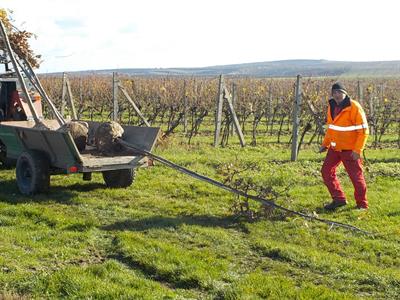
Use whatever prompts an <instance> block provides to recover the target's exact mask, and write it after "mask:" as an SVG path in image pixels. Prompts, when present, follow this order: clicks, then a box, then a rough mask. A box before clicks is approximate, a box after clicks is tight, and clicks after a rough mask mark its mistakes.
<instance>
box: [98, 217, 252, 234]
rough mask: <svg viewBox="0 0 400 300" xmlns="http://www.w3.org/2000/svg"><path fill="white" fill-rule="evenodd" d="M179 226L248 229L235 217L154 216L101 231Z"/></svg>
mask: <svg viewBox="0 0 400 300" xmlns="http://www.w3.org/2000/svg"><path fill="white" fill-rule="evenodd" d="M181 225H197V226H203V227H222V228H236V229H239V230H240V231H242V232H245V233H247V232H248V229H247V228H246V226H245V222H242V221H241V219H240V218H238V217H237V216H234V215H232V216H226V217H215V216H205V215H200V216H176V217H164V216H154V217H150V218H144V219H139V220H124V221H118V222H115V223H113V224H109V225H105V226H102V227H101V229H102V230H106V231H126V230H129V231H146V230H149V229H163V228H171V227H175V228H176V227H179V226H181Z"/></svg>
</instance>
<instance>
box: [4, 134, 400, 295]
mask: <svg viewBox="0 0 400 300" xmlns="http://www.w3.org/2000/svg"><path fill="white" fill-rule="evenodd" d="M192 142H193V143H192V145H191V146H188V145H187V144H186V139H185V138H182V137H179V136H178V137H172V138H170V139H169V140H168V142H167V143H163V144H162V145H161V146H159V147H158V148H157V149H156V150H155V152H156V153H157V154H159V155H161V156H163V157H165V158H167V159H170V160H172V161H174V162H176V163H178V164H180V165H183V166H185V167H187V168H189V169H192V170H194V171H197V172H200V173H202V174H204V175H207V176H210V177H212V178H215V179H217V180H222V179H223V176H222V175H221V174H222V173H221V169H223V167H224V166H226V165H227V164H230V163H233V164H234V165H238V166H240V167H245V166H247V165H250V164H252V163H253V164H256V165H257V168H255V169H254V170H249V171H246V172H244V173H243V174H242V175H241V176H243V178H251V179H252V180H253V181H255V182H256V183H257V184H258V185H262V186H273V187H274V188H275V189H277V190H283V189H285V188H286V187H289V192H288V195H287V196H284V197H281V198H279V199H278V200H277V203H279V204H281V205H284V206H286V207H289V208H291V209H295V210H298V211H302V212H305V213H309V214H312V213H315V214H318V215H319V217H322V218H327V219H331V220H335V221H339V222H344V223H349V224H352V225H355V226H357V227H360V228H362V229H364V230H367V231H369V232H372V233H373V235H369V236H368V235H363V234H360V233H356V232H351V231H348V230H344V229H340V228H336V227H334V228H330V227H329V226H327V225H325V224H322V223H317V222H312V221H308V220H304V219H301V218H298V217H293V216H282V215H278V216H274V215H273V216H271V217H264V218H260V219H256V220H250V219H247V218H244V217H240V216H239V215H236V214H235V213H234V212H233V211H232V207H233V204H234V203H235V202H236V201H237V199H236V198H235V197H234V196H233V195H230V194H228V193H227V192H226V191H223V190H220V189H217V188H216V187H213V186H210V185H207V184H206V183H203V182H200V181H196V180H195V179H192V178H190V177H187V176H186V175H183V174H179V173H177V172H176V171H174V170H172V169H169V168H167V167H164V166H162V165H160V164H158V163H156V165H155V166H154V167H151V168H142V169H140V170H138V172H137V179H136V181H135V183H134V184H133V185H132V186H131V187H130V188H128V189H106V188H105V186H104V183H103V181H102V177H101V174H94V175H93V180H92V182H84V181H82V180H81V176H80V175H69V176H61V175H58V176H52V179H51V190H50V192H49V193H48V194H45V195H36V196H33V197H25V196H21V195H20V194H19V193H18V190H17V187H16V183H15V170H1V171H0V187H1V189H0V253H1V255H0V298H6V299H14V298H21V297H22V298H37V299H43V298H48V299H54V298H72V299H82V298H90V299H119V298H121V299H265V298H268V299H358V298H371V299H396V298H398V295H399V294H400V258H399V255H398V254H399V253H400V229H399V228H400V192H399V191H400V155H399V150H398V149H384V150H380V149H367V150H366V153H365V154H366V157H367V159H368V162H367V163H366V178H367V184H368V197H369V203H370V210H369V211H367V212H360V211H357V210H355V209H354V206H355V201H354V199H353V197H352V193H353V188H352V185H351V183H350V181H349V179H348V177H347V176H346V174H345V172H344V171H343V169H342V168H341V169H340V171H339V177H340V179H341V180H342V183H343V187H344V189H345V192H346V194H347V195H348V198H349V205H348V206H346V207H344V208H341V209H339V210H338V211H337V212H335V213H326V212H324V211H323V210H321V207H322V205H323V204H324V203H325V202H327V201H329V195H328V192H327V190H326V188H325V186H324V185H323V183H322V180H321V178H320V173H319V170H320V167H321V164H322V160H323V155H319V154H316V153H315V150H316V148H317V145H313V146H311V147H309V148H307V149H303V150H301V152H300V155H299V161H297V162H295V163H293V162H290V161H289V158H290V151H289V150H288V149H286V148H287V146H286V145H285V146H283V145H274V144H271V143H270V139H267V138H260V139H259V144H258V146H257V147H251V146H248V147H246V148H243V149H242V148H240V147H239V146H238V144H237V141H236V140H234V141H233V142H234V143H233V144H232V145H230V146H228V147H226V148H218V149H215V148H213V147H211V143H212V138H211V137H209V136H208V137H203V136H198V137H196V138H194V139H193V141H192ZM314 148H315V149H314ZM251 208H252V209H254V210H257V209H258V208H259V206H258V204H257V203H251Z"/></svg>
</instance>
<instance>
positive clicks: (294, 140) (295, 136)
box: [291, 75, 301, 161]
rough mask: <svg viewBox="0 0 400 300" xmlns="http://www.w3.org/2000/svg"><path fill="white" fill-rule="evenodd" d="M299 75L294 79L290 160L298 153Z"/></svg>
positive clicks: (295, 157) (294, 159)
mask: <svg viewBox="0 0 400 300" xmlns="http://www.w3.org/2000/svg"><path fill="white" fill-rule="evenodd" d="M300 79H301V76H300V75H297V79H296V90H295V101H294V107H293V138H292V155H291V161H296V160H297V154H298V148H297V147H298V145H297V144H298V139H299V125H300V118H299V114H300V106H301V86H300V84H301V82H300Z"/></svg>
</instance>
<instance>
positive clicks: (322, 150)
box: [318, 146, 328, 153]
mask: <svg viewBox="0 0 400 300" xmlns="http://www.w3.org/2000/svg"><path fill="white" fill-rule="evenodd" d="M326 150H328V148H326V147H324V146H321V147H320V148H319V150H318V153H322V152H325V151H326Z"/></svg>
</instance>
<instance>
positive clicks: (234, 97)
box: [231, 82, 237, 135]
mask: <svg viewBox="0 0 400 300" xmlns="http://www.w3.org/2000/svg"><path fill="white" fill-rule="evenodd" d="M236 87H237V85H236V83H234V82H233V83H232V106H233V108H235V107H236V103H237V91H236ZM233 128H234V124H233V120H232V122H231V135H233Z"/></svg>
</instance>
